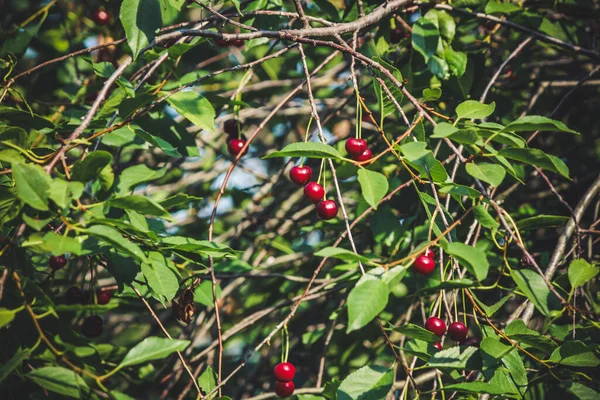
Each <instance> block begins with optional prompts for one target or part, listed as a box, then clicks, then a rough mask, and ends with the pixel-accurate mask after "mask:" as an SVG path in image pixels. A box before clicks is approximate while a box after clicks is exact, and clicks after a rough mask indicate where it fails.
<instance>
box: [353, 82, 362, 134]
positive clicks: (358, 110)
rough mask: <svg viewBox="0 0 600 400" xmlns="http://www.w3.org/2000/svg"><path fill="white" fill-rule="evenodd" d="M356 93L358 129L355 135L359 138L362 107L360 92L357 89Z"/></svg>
mask: <svg viewBox="0 0 600 400" xmlns="http://www.w3.org/2000/svg"><path fill="white" fill-rule="evenodd" d="M354 93H355V94H356V130H355V132H354V136H355V137H356V138H357V139H360V131H361V127H362V107H361V105H360V94H359V93H358V91H357V90H355V91H354Z"/></svg>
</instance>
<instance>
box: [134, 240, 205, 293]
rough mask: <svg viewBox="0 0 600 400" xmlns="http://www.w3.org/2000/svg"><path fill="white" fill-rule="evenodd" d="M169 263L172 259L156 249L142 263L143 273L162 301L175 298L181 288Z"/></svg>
mask: <svg viewBox="0 0 600 400" xmlns="http://www.w3.org/2000/svg"><path fill="white" fill-rule="evenodd" d="M169 264H170V261H169V260H168V259H167V258H166V257H165V256H164V255H162V254H161V253H159V252H155V251H153V252H151V253H150V256H149V258H148V262H145V263H143V264H142V274H144V277H146V280H147V281H148V286H150V289H152V291H153V292H154V293H155V294H156V296H155V297H156V298H157V300H159V301H161V302H162V303H165V302H168V301H170V300H171V299H173V298H174V297H175V295H176V294H177V291H178V290H179V280H178V279H177V275H175V272H173V269H171V268H170V266H169ZM211 304H212V303H211Z"/></svg>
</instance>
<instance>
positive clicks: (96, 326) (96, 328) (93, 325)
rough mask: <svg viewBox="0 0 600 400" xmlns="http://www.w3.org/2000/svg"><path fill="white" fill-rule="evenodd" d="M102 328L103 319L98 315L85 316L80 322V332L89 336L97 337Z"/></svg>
mask: <svg viewBox="0 0 600 400" xmlns="http://www.w3.org/2000/svg"><path fill="white" fill-rule="evenodd" d="M103 329H104V320H102V317H100V316H98V315H92V316H90V317H87V318H86V319H85V320H84V321H83V323H82V324H81V333H82V334H83V335H85V336H87V337H89V338H97V337H98V336H100V335H101V334H102V331H103Z"/></svg>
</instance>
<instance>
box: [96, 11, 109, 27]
mask: <svg viewBox="0 0 600 400" xmlns="http://www.w3.org/2000/svg"><path fill="white" fill-rule="evenodd" d="M94 21H95V22H96V23H97V24H98V25H108V24H109V23H110V14H109V13H108V11H106V10H100V9H98V10H96V11H95V12H94Z"/></svg>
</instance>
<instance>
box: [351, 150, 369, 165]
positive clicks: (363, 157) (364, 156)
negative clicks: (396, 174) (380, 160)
mask: <svg viewBox="0 0 600 400" xmlns="http://www.w3.org/2000/svg"><path fill="white" fill-rule="evenodd" d="M371 158H373V153H371V150H370V149H369V148H368V147H367V149H366V150H365V151H364V152H363V153H362V154H361V155H360V156H358V157H353V159H354V160H355V161H361V162H362V161H369V160H370V159H371Z"/></svg>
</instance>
